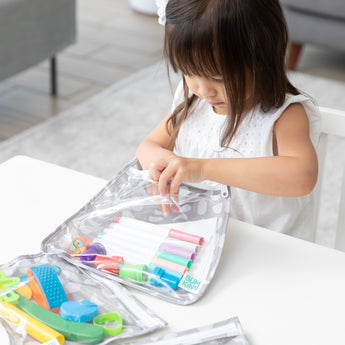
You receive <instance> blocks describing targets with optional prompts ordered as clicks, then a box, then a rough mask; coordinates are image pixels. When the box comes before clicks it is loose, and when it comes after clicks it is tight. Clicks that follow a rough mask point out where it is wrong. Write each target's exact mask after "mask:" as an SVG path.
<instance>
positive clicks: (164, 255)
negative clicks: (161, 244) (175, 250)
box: [155, 250, 192, 268]
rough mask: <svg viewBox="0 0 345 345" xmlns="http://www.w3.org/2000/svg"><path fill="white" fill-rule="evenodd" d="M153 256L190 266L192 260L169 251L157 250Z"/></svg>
mask: <svg viewBox="0 0 345 345" xmlns="http://www.w3.org/2000/svg"><path fill="white" fill-rule="evenodd" d="M155 256H156V257H157V258H160V259H164V260H167V261H170V262H174V263H175V264H179V265H181V266H185V267H187V268H190V267H191V266H192V260H190V259H186V258H183V257H181V256H177V255H174V254H170V253H165V252H162V251H161V250H157V251H156V254H155Z"/></svg>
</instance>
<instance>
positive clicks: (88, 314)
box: [60, 299, 98, 322]
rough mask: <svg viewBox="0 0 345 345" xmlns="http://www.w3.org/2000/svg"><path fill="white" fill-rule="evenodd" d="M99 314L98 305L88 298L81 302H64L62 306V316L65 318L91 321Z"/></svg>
mask: <svg viewBox="0 0 345 345" xmlns="http://www.w3.org/2000/svg"><path fill="white" fill-rule="evenodd" d="M97 314H98V307H97V305H96V304H94V303H92V302H90V301H88V300H87V299H85V300H83V301H80V302H74V301H68V302H64V303H62V305H61V307H60V316H61V317H62V318H63V319H65V320H72V321H76V322H87V321H91V320H92V319H93V318H94V317H95V316H96V315H97Z"/></svg>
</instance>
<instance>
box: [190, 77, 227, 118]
mask: <svg viewBox="0 0 345 345" xmlns="http://www.w3.org/2000/svg"><path fill="white" fill-rule="evenodd" d="M184 78H185V80H186V83H187V86H188V88H189V90H190V91H191V92H193V93H194V94H195V95H196V96H198V97H199V98H202V99H203V100H205V101H206V102H207V103H209V104H211V105H212V107H213V110H214V111H215V112H216V113H217V114H220V115H227V114H228V104H227V97H226V92H225V86H224V82H223V79H221V78H220V77H214V78H206V77H200V76H187V75H185V76H184Z"/></svg>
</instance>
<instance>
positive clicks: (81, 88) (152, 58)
mask: <svg viewBox="0 0 345 345" xmlns="http://www.w3.org/2000/svg"><path fill="white" fill-rule="evenodd" d="M77 3H78V12H77V13H78V15H77V17H78V40H77V43H76V44H75V45H73V46H71V47H69V48H67V49H66V50H64V51H63V52H62V53H60V54H59V55H58V80H59V95H58V97H56V98H54V97H51V96H50V94H49V64H48V62H47V61H46V62H43V63H41V64H39V65H38V66H35V67H33V68H31V69H29V70H27V71H25V72H23V73H21V74H18V75H16V76H14V77H12V78H10V79H7V80H5V81H2V82H0V141H3V140H5V139H7V138H9V137H11V136H13V135H15V134H17V133H20V132H22V131H23V130H25V129H27V128H29V127H32V126H34V125H35V124H38V123H40V122H42V121H45V120H47V119H49V118H50V117H52V116H54V115H56V114H58V113H60V112H62V111H64V110H66V109H68V108H71V107H73V106H75V105H77V104H79V103H81V102H82V101H84V100H85V99H87V98H89V97H91V96H92V95H94V94H96V93H98V92H100V91H101V90H103V89H104V88H106V87H107V86H109V85H111V84H113V83H114V82H116V81H118V80H119V79H121V78H124V77H126V76H127V75H129V74H132V73H133V72H135V71H136V70H139V69H141V68H143V67H145V66H148V65H151V64H153V63H154V62H156V61H159V60H162V43H163V27H162V26H161V25H159V24H158V22H157V18H156V17H155V16H149V15H144V14H141V13H138V12H135V11H133V10H132V9H131V8H130V7H129V5H128V1H127V0H78V1H77ZM344 61H345V58H344V55H342V54H339V53H338V52H329V51H327V52H325V51H322V50H318V49H315V48H309V49H308V50H307V51H306V52H305V54H304V55H303V58H302V60H301V63H300V65H299V66H300V67H299V68H298V69H299V70H301V71H303V72H307V73H311V74H314V75H319V76H323V77H329V78H334V79H338V80H342V81H344V82H345V62H344Z"/></svg>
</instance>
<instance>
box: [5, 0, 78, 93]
mask: <svg viewBox="0 0 345 345" xmlns="http://www.w3.org/2000/svg"><path fill="white" fill-rule="evenodd" d="M75 40H76V2H75V0H0V47H1V49H0V80H3V79H6V78H8V77H11V76H12V75H14V74H16V73H19V72H21V71H23V70H25V69H27V68H29V67H32V66H33V65H35V64H38V63H40V62H42V61H44V60H46V59H50V66H51V93H52V94H53V95H55V94H56V93H57V79H56V55H57V53H58V52H59V51H61V50H62V49H63V48H65V47H67V46H68V45H70V44H71V43H74V42H75Z"/></svg>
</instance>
